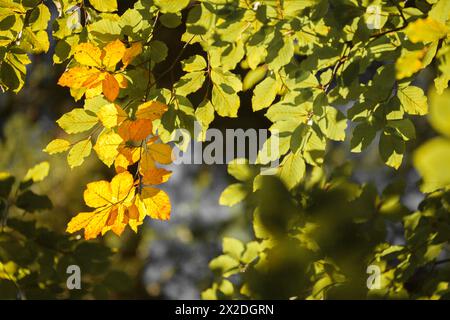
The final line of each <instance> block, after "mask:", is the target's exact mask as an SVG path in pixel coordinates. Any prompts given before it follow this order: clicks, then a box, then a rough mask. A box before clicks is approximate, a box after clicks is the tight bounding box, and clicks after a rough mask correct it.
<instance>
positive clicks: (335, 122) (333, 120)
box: [317, 107, 347, 141]
mask: <svg viewBox="0 0 450 320" xmlns="http://www.w3.org/2000/svg"><path fill="white" fill-rule="evenodd" d="M318 118H319V119H318V120H317V124H318V125H319V127H320V130H321V131H322V132H323V133H324V134H325V136H327V138H328V139H331V140H335V141H344V139H345V130H346V129H347V118H346V117H345V116H344V114H343V113H342V112H340V111H339V110H337V109H336V108H333V107H325V108H324V109H323V114H322V115H320V116H318Z"/></svg>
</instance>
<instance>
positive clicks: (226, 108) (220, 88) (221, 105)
mask: <svg viewBox="0 0 450 320" xmlns="http://www.w3.org/2000/svg"><path fill="white" fill-rule="evenodd" d="M211 80H212V81H213V89H212V99H211V102H212V104H213V106H214V109H215V110H216V111H217V113H218V114H219V115H220V116H222V117H237V112H238V109H239V105H240V99H239V96H238V95H237V92H239V91H241V90H242V82H241V80H240V79H239V78H238V77H237V76H236V75H235V74H233V73H231V72H230V71H224V70H222V69H212V71H211Z"/></svg>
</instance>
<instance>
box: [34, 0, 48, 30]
mask: <svg viewBox="0 0 450 320" xmlns="http://www.w3.org/2000/svg"><path fill="white" fill-rule="evenodd" d="M49 21H50V10H49V9H48V7H47V6H46V5H45V4H43V3H41V4H40V5H38V6H37V7H36V8H35V9H34V10H33V11H32V12H31V14H30V18H29V23H30V25H31V30H33V31H39V30H46V29H47V27H48V22H49Z"/></svg>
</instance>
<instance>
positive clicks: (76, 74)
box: [58, 67, 99, 88]
mask: <svg viewBox="0 0 450 320" xmlns="http://www.w3.org/2000/svg"><path fill="white" fill-rule="evenodd" d="M98 75H99V71H98V70H97V69H92V68H87V67H73V68H70V69H68V70H66V71H65V72H64V73H63V74H62V75H61V77H60V78H59V80H58V85H60V86H63V87H69V88H82V87H83V86H84V83H85V82H86V81H88V80H89V79H92V77H93V76H98Z"/></svg>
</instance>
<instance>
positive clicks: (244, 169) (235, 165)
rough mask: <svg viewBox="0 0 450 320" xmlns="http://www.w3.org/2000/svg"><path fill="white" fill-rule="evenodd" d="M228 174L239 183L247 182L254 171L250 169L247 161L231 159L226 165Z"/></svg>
mask: <svg viewBox="0 0 450 320" xmlns="http://www.w3.org/2000/svg"><path fill="white" fill-rule="evenodd" d="M228 173H229V174H230V175H231V176H233V177H234V178H236V179H237V180H239V181H243V182H244V181H248V180H250V179H252V178H253V177H254V176H255V173H256V172H255V171H254V170H253V169H252V168H251V167H250V165H249V161H248V159H245V158H240V159H233V160H231V161H230V163H229V164H228Z"/></svg>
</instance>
